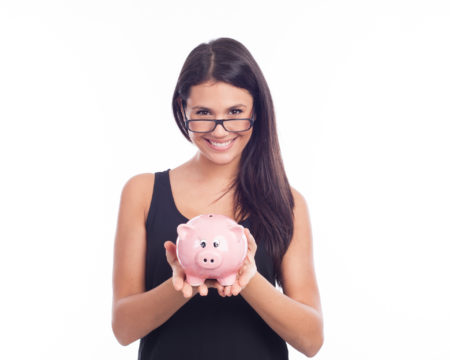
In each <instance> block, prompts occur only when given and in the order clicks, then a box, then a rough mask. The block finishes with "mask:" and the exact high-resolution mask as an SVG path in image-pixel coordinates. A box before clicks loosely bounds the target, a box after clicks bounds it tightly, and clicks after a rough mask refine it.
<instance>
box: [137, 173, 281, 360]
mask: <svg viewBox="0 0 450 360" xmlns="http://www.w3.org/2000/svg"><path fill="white" fill-rule="evenodd" d="M169 170H170V169H167V170H166V171H161V172H156V173H155V184H154V189H153V196H152V201H151V204H150V209H149V213H148V217H147V220H146V223H145V225H146V229H147V251H146V273H145V289H146V291H148V290H151V289H153V288H155V287H157V286H158V285H160V284H161V283H163V282H164V281H166V280H167V279H169V278H170V277H171V276H172V269H171V267H170V265H169V264H168V263H167V259H166V253H165V248H164V245H163V244H164V242H165V241H167V240H170V241H172V242H173V243H176V239H177V230H176V229H177V226H178V225H179V224H181V223H186V222H187V221H188V220H189V219H187V218H186V217H184V216H183V215H182V214H181V213H180V212H179V211H178V209H177V207H176V206H175V201H174V199H173V195H172V190H171V186H170V180H169ZM240 224H241V225H242V226H244V227H247V228H248V229H249V230H250V232H252V225H251V216H250V217H248V218H247V219H245V220H244V221H242V222H240ZM255 262H256V267H257V268H258V272H259V273H260V274H261V275H263V276H264V277H265V278H266V279H267V280H268V281H269V282H271V283H272V285H274V286H275V280H274V273H273V266H272V261H271V259H270V257H269V256H268V254H267V252H266V251H265V250H264V249H263V246H258V249H257V250H256V254H255ZM154 311H158V309H154ZM138 359H139V360H169V359H170V360H175V359H186V360H190V359H192V360H203V359H208V360H210V359H215V360H222V359H224V360H225V359H226V360H230V359H234V360H240V359H245V360H249V359H258V360H269V359H270V360H274V359H276V360H283V359H288V349H287V345H286V342H285V341H284V340H283V339H282V338H281V337H280V336H279V335H278V334H277V333H276V332H274V331H273V330H272V329H271V328H270V327H269V326H268V325H267V323H266V322H265V321H264V320H263V319H262V318H261V317H260V316H259V315H258V313H257V312H256V311H255V310H254V309H253V308H252V307H251V306H250V305H249V304H248V303H247V302H246V301H245V299H244V298H243V297H242V296H241V295H240V294H238V295H237V296H234V295H233V296H230V297H224V298H223V297H221V296H220V295H219V294H218V292H217V289H216V288H208V295H207V296H201V295H200V294H197V295H195V296H194V297H192V298H190V299H189V300H188V302H186V304H184V305H183V306H182V307H181V308H179V309H178V311H177V312H175V313H174V314H173V315H172V316H171V317H170V318H169V319H168V320H167V321H166V322H165V323H163V324H162V325H161V326H159V327H158V328H156V329H154V330H153V331H151V332H150V333H148V334H147V335H146V336H144V337H143V338H142V339H140V343H139V357H138Z"/></svg>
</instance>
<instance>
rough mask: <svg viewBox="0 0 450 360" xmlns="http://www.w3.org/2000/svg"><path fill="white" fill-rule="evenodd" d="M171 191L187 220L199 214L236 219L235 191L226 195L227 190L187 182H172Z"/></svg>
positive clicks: (179, 209) (177, 206) (178, 207)
mask: <svg viewBox="0 0 450 360" xmlns="http://www.w3.org/2000/svg"><path fill="white" fill-rule="evenodd" d="M171 191H172V196H173V200H174V202H175V206H176V208H177V209H178V211H179V212H180V213H181V214H182V215H183V216H184V217H186V218H188V219H192V218H193V217H195V216H197V215H199V214H207V213H215V214H222V215H225V216H228V217H230V218H232V219H234V218H235V216H234V213H233V191H232V190H231V191H229V192H227V193H226V194H224V193H225V192H226V189H225V188H218V187H211V186H204V185H201V184H195V183H189V182H186V181H177V182H175V181H172V183H171Z"/></svg>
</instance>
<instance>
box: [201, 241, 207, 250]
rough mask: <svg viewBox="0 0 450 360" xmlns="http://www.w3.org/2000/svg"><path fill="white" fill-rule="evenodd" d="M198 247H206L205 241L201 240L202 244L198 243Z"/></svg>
mask: <svg viewBox="0 0 450 360" xmlns="http://www.w3.org/2000/svg"><path fill="white" fill-rule="evenodd" d="M200 246H201V247H202V248H204V247H205V246H206V241H205V240H202V242H200Z"/></svg>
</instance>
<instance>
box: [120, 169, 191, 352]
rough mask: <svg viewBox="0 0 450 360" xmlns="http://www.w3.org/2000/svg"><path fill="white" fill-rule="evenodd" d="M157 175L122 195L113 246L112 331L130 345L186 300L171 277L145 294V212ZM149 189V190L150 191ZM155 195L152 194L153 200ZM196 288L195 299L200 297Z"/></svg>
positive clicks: (133, 183) (140, 178) (139, 179)
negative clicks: (197, 295) (196, 296)
mask: <svg viewBox="0 0 450 360" xmlns="http://www.w3.org/2000/svg"><path fill="white" fill-rule="evenodd" d="M153 184H154V175H153V174H142V175H137V176H134V177H132V178H131V179H130V180H129V181H128V182H127V183H126V184H125V186H124V188H123V190H122V194H121V200H120V208H119V216H118V222H117V229H116V238H115V245H114V269H113V306H112V329H113V332H114V335H115V337H116V339H117V340H118V341H119V343H120V344H121V345H128V344H130V343H132V342H134V341H135V340H138V339H140V338H142V337H144V336H145V335H147V334H148V333H149V332H150V331H152V330H154V329H156V328H157V327H159V326H160V325H161V324H163V323H164V322H166V321H167V319H169V318H170V317H171V316H172V315H173V314H174V313H175V312H176V311H177V310H178V309H179V308H180V307H182V306H183V305H184V304H185V303H186V302H187V301H189V296H188V297H187V298H186V297H185V296H184V295H183V294H182V292H180V291H177V290H175V288H174V286H173V284H172V278H169V279H168V280H166V281H165V282H163V283H162V284H160V285H159V286H157V287H156V288H154V289H152V290H150V291H147V292H146V291H145V251H146V229H145V210H146V208H147V206H148V205H149V203H148V200H149V196H148V195H149V194H148V192H149V191H153ZM149 189H150V190H149ZM152 195H153V194H150V201H151V197H152ZM197 292H198V291H197V288H194V289H193V293H192V294H193V296H195V295H196V294H197Z"/></svg>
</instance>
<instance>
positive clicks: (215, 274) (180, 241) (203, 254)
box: [177, 214, 247, 286]
mask: <svg viewBox="0 0 450 360" xmlns="http://www.w3.org/2000/svg"><path fill="white" fill-rule="evenodd" d="M177 233H178V238H177V257H178V261H179V263H180V265H181V267H182V268H183V269H184V272H185V274H186V281H187V282H188V283H189V284H190V285H192V286H199V285H201V284H203V282H204V281H205V279H217V281H218V282H219V283H220V285H222V286H228V285H232V284H233V283H234V282H235V280H236V275H237V272H238V270H239V269H240V267H241V266H242V264H243V262H244V259H245V257H246V256H247V237H246V236H245V234H244V227H243V226H242V225H239V224H238V223H237V222H236V221H234V220H233V219H230V218H229V217H227V216H224V215H220V214H208V215H198V216H196V217H194V218H193V219H191V220H189V221H188V222H187V223H186V224H180V225H178V227H177Z"/></svg>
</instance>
